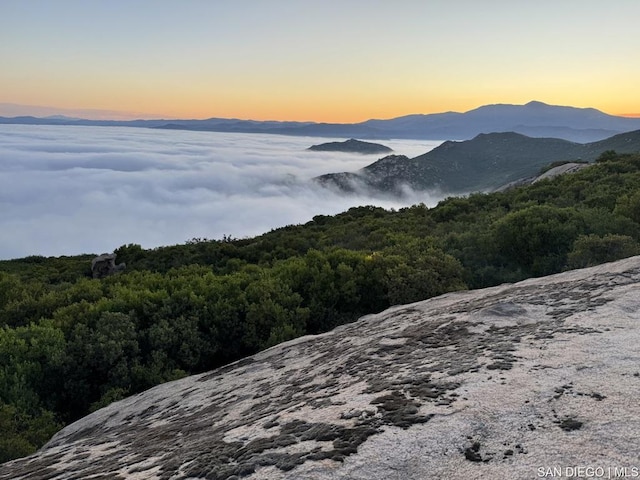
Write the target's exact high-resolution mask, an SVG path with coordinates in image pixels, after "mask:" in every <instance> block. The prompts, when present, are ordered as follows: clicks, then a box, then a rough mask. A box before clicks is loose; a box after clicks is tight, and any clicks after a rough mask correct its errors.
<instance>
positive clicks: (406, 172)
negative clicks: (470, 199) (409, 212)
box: [314, 130, 640, 196]
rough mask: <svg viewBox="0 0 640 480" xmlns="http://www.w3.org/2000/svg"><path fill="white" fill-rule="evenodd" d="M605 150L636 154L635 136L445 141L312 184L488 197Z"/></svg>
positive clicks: (498, 136) (639, 147) (639, 148)
mask: <svg viewBox="0 0 640 480" xmlns="http://www.w3.org/2000/svg"><path fill="white" fill-rule="evenodd" d="M610 150H613V151H616V152H618V153H633V152H640V130H636V131H633V132H627V133H622V134H619V135H614V136H612V137H610V138H607V139H605V140H600V141H597V142H590V143H584V144H583V143H576V142H570V141H567V140H562V139H558V138H532V137H527V136H525V135H522V134H519V133H514V132H506V133H488V134H484V133H483V134H479V135H478V136H476V137H475V138H473V139H472V140H465V141H461V142H458V141H446V142H444V143H443V144H441V145H440V146H438V147H436V148H434V149H433V150H431V151H430V152H427V153H424V154H422V155H419V156H417V157H415V158H408V157H406V156H404V155H388V156H386V157H384V158H382V159H380V160H378V161H376V162H374V163H372V164H370V165H368V166H366V167H364V168H362V169H360V170H358V171H357V172H341V173H330V174H326V175H321V176H319V177H316V178H314V180H315V181H316V182H318V183H319V184H321V185H323V186H326V187H332V188H337V189H339V190H342V191H345V192H349V193H352V192H358V191H366V192H367V193H369V194H377V195H382V196H386V195H392V196H398V195H402V193H403V192H404V191H406V187H409V188H411V189H412V190H415V191H422V190H428V189H438V190H441V191H442V192H444V193H449V194H459V193H469V192H476V191H490V190H496V189H499V188H501V187H502V186H504V185H506V184H509V183H512V182H516V181H519V180H522V179H526V178H528V177H533V176H535V175H536V174H537V173H538V172H539V171H540V169H542V168H543V167H545V166H548V165H549V164H551V163H554V162H563V161H586V162H591V161H594V160H595V159H596V158H597V157H598V156H600V155H601V154H602V153H603V152H606V151H610Z"/></svg>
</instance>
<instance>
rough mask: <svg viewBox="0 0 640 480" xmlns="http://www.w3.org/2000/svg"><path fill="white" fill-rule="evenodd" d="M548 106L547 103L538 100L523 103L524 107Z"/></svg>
mask: <svg viewBox="0 0 640 480" xmlns="http://www.w3.org/2000/svg"><path fill="white" fill-rule="evenodd" d="M548 106H550V105H549V104H548V103H544V102H540V101H538V100H531V101H530V102H529V103H527V104H525V107H548Z"/></svg>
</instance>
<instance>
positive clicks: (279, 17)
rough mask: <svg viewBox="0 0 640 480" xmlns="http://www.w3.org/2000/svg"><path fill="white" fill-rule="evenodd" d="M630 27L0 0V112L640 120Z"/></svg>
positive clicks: (483, 3)
mask: <svg viewBox="0 0 640 480" xmlns="http://www.w3.org/2000/svg"><path fill="white" fill-rule="evenodd" d="M639 22H640V0H611V1H607V2H605V1H602V0H535V1H534V0H442V1H440V0H385V1H381V0H315V1H309V0H102V1H98V0H0V104H20V105H32V106H48V107H54V108H55V109H62V110H64V112H65V113H67V114H73V113H74V112H75V113H83V112H84V115H82V116H85V117H89V118H91V117H93V118H96V117H99V116H102V117H105V116H106V117H112V118H129V117H140V118H153V117H164V118H208V117H226V118H243V119H255V120H269V119H270V120H311V121H328V122H358V121H363V120H366V119H369V118H392V117H397V116H400V115H406V114H411V113H435V112H443V111H467V110H470V109H473V108H476V107H478V106H480V105H484V104H491V103H515V104H524V103H527V102H528V101H530V100H539V101H543V102H546V103H551V104H556V105H572V106H576V107H595V108H598V109H600V110H603V111H605V112H607V113H611V114H616V115H620V114H638V115H640V87H639V86H640V28H639V27H638V24H639ZM5 107H6V105H5ZM88 110H93V112H90V111H89V112H88ZM47 112H48V113H52V112H51V111H47ZM34 113H37V112H34ZM91 113H93V114H91ZM2 114H6V113H3V112H2V111H0V115H2Z"/></svg>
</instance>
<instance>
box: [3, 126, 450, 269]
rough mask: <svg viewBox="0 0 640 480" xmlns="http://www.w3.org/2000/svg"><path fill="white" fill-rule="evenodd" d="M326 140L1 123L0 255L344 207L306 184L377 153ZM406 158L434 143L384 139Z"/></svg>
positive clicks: (209, 232) (55, 251)
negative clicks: (335, 146) (338, 148)
mask: <svg viewBox="0 0 640 480" xmlns="http://www.w3.org/2000/svg"><path fill="white" fill-rule="evenodd" d="M330 140H331V139H326V138H325V139H319V138H310V137H287V136H280V135H253V134H226V133H210V132H186V131H171V130H169V131H167V130H151V129H137V128H127V127H69V126H31V125H2V126H0V259H8V258H17V257H23V256H28V255H45V256H58V255H76V254H80V253H102V252H110V251H113V250H114V249H115V248H117V247H119V246H120V245H123V244H127V243H138V244H141V245H142V246H143V247H144V248H152V247H157V246H161V245H172V244H177V243H184V242H185V241H187V240H189V239H191V238H194V237H199V238H210V239H216V238H222V236H223V235H229V236H232V237H237V238H241V237H245V236H253V235H258V234H261V233H264V232H267V231H269V230H271V229H273V228H277V227H282V226H285V225H290V224H297V223H304V222H307V221H309V220H311V218H312V217H313V216H314V215H318V214H323V215H333V214H336V213H339V212H342V211H344V210H347V209H348V208H350V207H352V206H357V205H379V206H382V207H385V208H391V207H394V208H398V207H402V206H406V205H408V204H411V203H417V202H424V203H426V204H428V205H431V204H434V203H435V202H436V201H437V200H438V199H437V198H433V197H431V196H429V195H416V196H415V197H414V198H411V199H410V200H408V201H405V202H400V201H381V200H379V199H372V198H366V197H353V196H343V195H339V194H337V193H335V192H332V191H329V190H327V189H323V188H321V187H319V186H317V185H315V184H312V183H310V182H308V180H309V179H310V178H312V177H314V176H317V175H321V174H324V173H329V172H338V171H353V170H357V169H359V168H361V167H363V166H365V165H368V164H369V163H371V162H373V161H375V160H377V158H378V157H379V156H375V155H374V156H371V155H367V156H363V155H359V154H346V153H333V152H312V151H307V150H306V148H307V147H309V146H311V145H312V144H317V143H323V142H327V141H330ZM381 143H384V144H385V145H388V146H390V147H391V148H393V149H394V150H395V151H396V153H398V154H404V155H407V156H409V157H413V156H416V155H419V154H421V153H424V152H426V151H428V150H430V149H432V148H434V147H435V146H437V145H438V144H439V142H430V141H417V140H392V141H383V142H381Z"/></svg>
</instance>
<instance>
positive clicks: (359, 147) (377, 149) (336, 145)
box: [307, 138, 393, 155]
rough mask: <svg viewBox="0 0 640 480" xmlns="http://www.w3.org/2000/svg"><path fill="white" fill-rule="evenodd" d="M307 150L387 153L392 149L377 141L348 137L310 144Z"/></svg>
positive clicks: (368, 153) (367, 153)
mask: <svg viewBox="0 0 640 480" xmlns="http://www.w3.org/2000/svg"><path fill="white" fill-rule="evenodd" d="M307 150H312V151H316V152H350V153H362V154H365V155H371V154H377V153H388V152H393V150H392V149H391V148H389V147H387V146H385V145H381V144H379V143H371V142H363V141H361V140H356V139H355V138H350V139H349V140H345V141H344V142H327V143H322V144H320V145H311V146H310V147H309V148H308V149H307Z"/></svg>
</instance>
